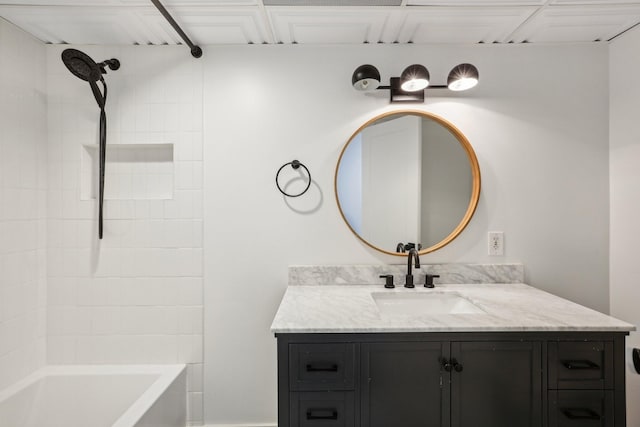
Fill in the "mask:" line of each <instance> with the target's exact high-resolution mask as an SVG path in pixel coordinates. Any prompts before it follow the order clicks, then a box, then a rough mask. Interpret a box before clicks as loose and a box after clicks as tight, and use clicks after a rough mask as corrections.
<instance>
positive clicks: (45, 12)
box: [0, 6, 148, 44]
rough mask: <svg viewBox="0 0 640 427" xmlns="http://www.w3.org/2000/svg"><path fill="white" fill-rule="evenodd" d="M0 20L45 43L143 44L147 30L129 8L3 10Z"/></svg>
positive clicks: (29, 8) (9, 7)
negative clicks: (8, 22)
mask: <svg viewBox="0 0 640 427" xmlns="http://www.w3.org/2000/svg"><path fill="white" fill-rule="evenodd" d="M0 16H2V17H3V18H5V19H7V20H8V21H10V22H12V23H14V24H15V25H17V26H19V27H21V28H23V29H24V30H25V31H27V32H29V33H31V34H33V35H34V36H35V37H37V38H38V39H40V40H42V41H44V42H46V43H69V44H135V43H138V44H144V43H147V42H148V40H147V37H146V36H145V33H146V31H145V29H144V26H143V25H142V23H141V22H140V21H139V20H138V19H137V16H136V14H135V13H131V10H130V9H129V8H126V9H125V8H122V7H92V8H90V10H88V9H87V8H84V7H74V6H67V7H38V8H34V7H14V6H0Z"/></svg>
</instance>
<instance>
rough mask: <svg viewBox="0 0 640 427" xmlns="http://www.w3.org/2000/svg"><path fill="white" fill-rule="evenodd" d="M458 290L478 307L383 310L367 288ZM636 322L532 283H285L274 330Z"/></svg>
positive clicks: (538, 327)
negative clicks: (477, 310)
mask: <svg viewBox="0 0 640 427" xmlns="http://www.w3.org/2000/svg"><path fill="white" fill-rule="evenodd" d="M380 292H392V293H405V294H408V295H410V294H417V293H434V292H437V293H443V292H445V293H446V292H451V293H455V294H458V295H460V296H462V297H464V298H466V299H468V300H469V301H471V302H472V303H473V304H475V305H476V306H478V307H480V308H481V309H482V310H483V311H484V312H483V313H472V314H437V315H436V314H430V313H428V312H425V313H424V314H419V315H406V316H405V315H397V314H396V315H385V314H381V313H380V311H379V310H378V307H377V306H376V303H375V301H374V299H373V297H372V296H371V294H372V293H380ZM633 330H635V326H633V325H631V324H629V323H626V322H623V321H621V320H618V319H615V318H613V317H611V316H607V315H605V314H602V313H599V312H597V311H595V310H592V309H589V308H587V307H584V306H581V305H579V304H576V303H573V302H571V301H568V300H566V299H563V298H560V297H557V296H555V295H552V294H549V293H547V292H544V291H541V290H539V289H536V288H533V287H531V286H528V285H525V284H522V283H514V284H477V283H475V284H471V285H465V284H439V285H436V287H435V288H434V289H427V288H425V287H423V286H416V288H415V289H406V288H404V287H402V286H400V287H396V288H395V289H385V288H384V287H383V286H382V285H348V286H344V285H326V286H289V287H288V288H287V291H286V293H285V295H284V297H283V298H282V302H281V303H280V307H279V309H278V312H277V313H276V316H275V318H274V320H273V324H272V325H271V331H272V332H273V333H375V332H483V331H486V332H509V331H609V332H611V331H620V332H623V331H633Z"/></svg>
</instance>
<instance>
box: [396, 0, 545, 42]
mask: <svg viewBox="0 0 640 427" xmlns="http://www.w3.org/2000/svg"><path fill="white" fill-rule="evenodd" d="M535 11H536V8H535V7H531V6H523V7H464V8H463V7H457V8H453V7H430V8H424V9H419V10H415V11H414V10H412V11H411V12H407V15H406V19H405V22H404V25H403V26H402V28H401V30H400V33H399V34H398V37H397V40H398V42H399V43H409V42H410V43H494V42H504V41H505V40H506V39H507V38H508V37H509V36H510V35H511V34H512V33H513V31H514V30H515V29H516V28H518V26H519V25H521V24H522V23H523V22H524V21H525V20H526V19H527V18H528V17H529V16H530V15H531V14H532V13H533V12H535Z"/></svg>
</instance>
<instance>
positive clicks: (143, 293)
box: [46, 46, 203, 425]
mask: <svg viewBox="0 0 640 427" xmlns="http://www.w3.org/2000/svg"><path fill="white" fill-rule="evenodd" d="M64 47H65V46H48V47H47V48H46V50H47V89H48V94H49V97H48V116H49V117H48V119H49V120H48V123H49V140H48V147H49V151H48V165H49V171H48V183H49V190H48V203H49V204H48V216H47V219H48V223H47V230H48V233H47V244H48V251H47V266H48V295H47V303H48V312H47V351H48V353H47V360H48V362H49V363H51V364H71V363H187V364H188V373H189V375H188V397H189V404H188V408H189V410H188V411H189V414H188V418H189V423H190V424H191V425H199V424H202V423H203V410H202V391H203V385H202V362H203V294H202V292H203V285H202V282H203V281H202V271H203V265H202V257H203V256H202V231H203V223H202V217H203V213H202V81H203V75H202V73H203V71H202V65H201V64H202V62H201V61H198V60H196V59H193V58H192V57H191V56H190V55H189V53H188V51H187V50H185V49H184V47H169V46H156V47H152V46H131V47H104V46H101V47H98V46H80V47H78V48H79V49H80V50H82V51H84V52H86V53H87V54H89V56H91V57H92V58H93V59H94V60H97V61H102V60H104V59H108V58H114V57H115V58H118V59H119V60H120V62H121V64H122V65H121V68H120V69H119V70H118V71H109V72H108V73H107V75H106V76H105V80H106V82H107V86H108V99H107V108H106V109H107V130H108V133H107V145H109V144H114V145H115V144H131V145H134V146H135V147H140V146H142V145H144V144H173V157H172V163H173V166H172V167H173V170H172V174H173V182H172V183H171V185H167V184H166V183H158V184H160V185H161V187H160V188H171V189H172V194H169V193H167V192H164V193H163V196H164V195H165V194H169V195H170V196H171V197H170V198H167V199H166V200H149V199H150V198H153V197H146V198H142V197H138V196H139V185H141V184H140V183H139V182H134V181H135V179H134V178H135V177H136V176H137V177H139V178H141V179H142V182H143V184H142V185H148V183H153V182H154V181H155V182H156V183H157V179H156V177H155V176H154V174H156V172H157V170H156V169H154V168H152V167H149V168H144V167H141V166H142V165H143V164H144V162H145V161H146V159H145V158H144V156H145V155H149V156H150V157H149V158H148V162H149V164H152V163H153V162H154V161H155V160H156V157H157V156H154V151H153V150H141V149H138V150H137V151H136V153H135V154H136V157H135V159H134V160H135V162H136V163H137V166H136V169H135V173H133V174H131V173H129V174H128V175H127V176H128V178H127V179H128V181H127V182H126V183H124V182H122V181H120V182H110V181H109V178H110V177H113V176H114V175H117V174H121V175H123V176H124V173H125V172H127V166H126V165H124V164H120V165H115V167H120V168H124V169H122V170H118V171H113V172H115V173H110V172H109V171H107V178H108V179H107V180H106V183H105V188H106V192H107V194H109V199H108V200H105V211H104V217H105V222H104V238H103V240H102V241H98V240H97V219H96V218H97V205H96V201H95V200H91V199H89V198H88V197H84V198H83V197H82V196H83V194H82V193H83V191H82V190H83V188H84V189H85V196H86V184H87V183H86V182H83V181H82V180H86V179H89V178H88V177H87V174H86V165H85V167H84V170H83V166H82V160H81V159H82V156H83V155H85V156H86V147H85V146H87V145H91V144H95V143H97V133H98V114H99V110H98V107H97V105H96V103H95V100H94V99H93V96H92V94H91V90H90V88H89V85H88V84H87V83H86V82H84V81H81V80H79V79H77V78H75V77H74V76H73V75H72V74H71V73H69V71H68V70H67V69H66V68H65V67H64V65H63V64H62V61H61V60H60V54H61V52H62V50H63V48H64ZM120 147H121V148H122V146H120ZM150 147H151V146H150ZM165 147H166V146H165ZM165 157H166V156H165ZM110 166H114V165H113V164H110V163H107V167H110ZM129 172H131V171H129ZM144 173H146V174H147V176H141V174H144ZM136 194H138V196H135V195H136ZM156 194H158V191H156ZM83 199H84V200H83ZM87 199H89V200H87Z"/></svg>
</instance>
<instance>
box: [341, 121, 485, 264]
mask: <svg viewBox="0 0 640 427" xmlns="http://www.w3.org/2000/svg"><path fill="white" fill-rule="evenodd" d="M398 114H407V115H415V116H420V117H424V118H428V119H431V120H434V121H435V122H437V123H439V124H441V125H442V126H444V127H445V128H447V129H448V130H449V131H450V132H451V133H452V134H453V136H455V137H456V139H457V140H458V142H459V143H460V145H462V148H464V151H465V153H467V157H468V159H469V165H470V167H471V176H472V178H473V184H472V187H471V198H470V200H469V205H468V207H467V211H466V212H465V214H464V216H463V217H462V220H461V221H460V223H458V225H457V226H456V227H455V228H454V229H453V231H452V232H451V233H449V235H448V236H446V237H445V238H444V239H442V240H441V241H440V242H438V243H436V244H435V245H433V246H430V247H428V248H423V249H421V250H420V251H419V254H420V255H424V254H428V253H430V252H433V251H436V250H438V249H440V248H442V247H444V246H446V245H448V244H449V243H451V242H452V241H453V239H455V238H456V237H458V235H459V234H460V233H462V230H464V229H465V227H466V226H467V224H469V221H471V217H473V214H474V213H475V211H476V208H477V206H478V200H479V199H480V181H481V180H480V165H479V164H478V158H477V157H476V153H475V151H474V150H473V147H472V146H471V143H469V140H468V139H467V137H466V136H464V134H463V133H462V132H461V131H460V129H458V128H457V127H455V126H454V125H453V124H452V123H450V122H449V121H447V120H445V119H443V118H442V117H440V116H437V115H435V114H433V113H429V112H426V111H420V110H396V111H389V112H386V113H382V114H379V115H377V116H375V117H373V118H371V119H369V120H368V121H366V122H365V123H364V124H363V125H362V126H360V127H359V128H358V129H357V130H356V131H355V132H354V133H353V134H352V135H351V137H350V138H349V139H348V140H347V143H346V144H345V145H344V147H343V148H342V151H340V157H338V163H337V164H336V172H335V175H334V179H333V192H334V194H335V198H336V203H337V205H338V210H339V211H340V216H341V217H342V219H343V221H344V222H345V224H347V227H349V230H351V232H352V233H353V234H354V235H355V236H356V237H357V238H358V239H360V241H361V242H362V243H364V244H365V245H367V246H369V247H370V248H373V249H375V250H377V251H380V252H382V253H385V254H388V255H394V256H407V254H406V253H397V252H391V251H386V250H384V249H382V248H379V247H377V246H375V245H373V244H371V243H370V242H369V241H367V240H366V239H364V238H363V237H362V236H360V235H359V234H358V233H357V232H356V231H355V230H354V229H353V227H351V224H349V221H347V218H346V217H345V215H344V212H343V211H342V206H340V200H339V198H338V170H339V169H340V162H341V161H342V156H343V155H344V153H345V151H346V149H347V147H348V146H349V144H350V143H351V141H353V138H354V137H355V136H356V135H358V134H359V133H360V132H362V130H363V129H364V128H366V127H367V126H369V125H371V124H372V123H374V122H376V121H378V120H381V119H384V118H385V117H388V116H392V115H398Z"/></svg>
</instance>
